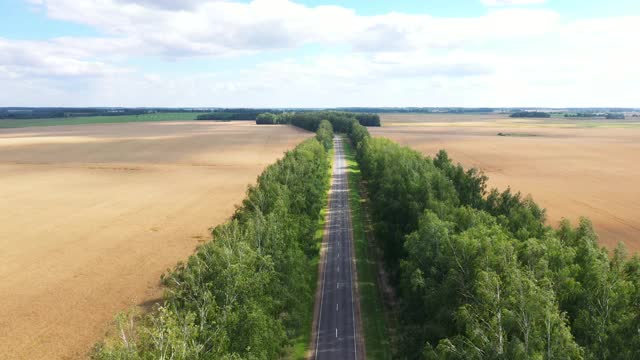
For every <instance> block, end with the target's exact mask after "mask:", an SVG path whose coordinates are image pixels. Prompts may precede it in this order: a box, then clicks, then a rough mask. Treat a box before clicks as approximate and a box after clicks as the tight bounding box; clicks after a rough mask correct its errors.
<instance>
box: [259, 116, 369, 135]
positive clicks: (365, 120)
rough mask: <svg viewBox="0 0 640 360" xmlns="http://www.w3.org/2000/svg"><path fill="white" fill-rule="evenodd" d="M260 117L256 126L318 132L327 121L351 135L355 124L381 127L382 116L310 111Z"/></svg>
mask: <svg viewBox="0 0 640 360" xmlns="http://www.w3.org/2000/svg"><path fill="white" fill-rule="evenodd" d="M267 116H269V118H268V119H267V118H263V117H260V116H258V117H260V121H259V122H258V119H257V118H256V124H274V123H277V124H292V125H294V126H297V127H300V128H303V129H306V130H309V131H314V132H315V131H317V130H318V127H319V126H320V123H321V122H322V121H323V120H327V121H329V122H330V123H331V125H332V126H333V130H334V131H336V132H341V133H349V132H350V131H351V127H352V126H353V124H360V125H364V126H380V116H379V115H377V114H361V113H351V112H343V111H308V112H294V113H283V114H279V115H274V116H275V118H274V119H272V118H271V117H270V115H267Z"/></svg>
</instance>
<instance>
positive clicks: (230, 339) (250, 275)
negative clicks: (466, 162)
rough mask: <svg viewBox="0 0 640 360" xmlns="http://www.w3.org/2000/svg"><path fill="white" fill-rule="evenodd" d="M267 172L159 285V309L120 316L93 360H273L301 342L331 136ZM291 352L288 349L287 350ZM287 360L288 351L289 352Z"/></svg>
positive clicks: (306, 321) (308, 308) (292, 154)
mask: <svg viewBox="0 0 640 360" xmlns="http://www.w3.org/2000/svg"><path fill="white" fill-rule="evenodd" d="M323 129H325V130H326V131H325V132H323V133H321V134H319V135H318V139H319V140H320V142H319V141H318V140H316V139H310V140H307V141H305V142H303V143H302V144H300V145H298V146H297V147H296V148H295V149H294V150H292V151H289V152H288V153H287V154H286V155H285V156H284V158H282V159H281V160H279V161H278V162H276V163H275V164H273V165H271V166H269V167H268V168H267V169H266V170H265V171H264V173H262V174H261V175H260V176H259V177H258V181H257V184H256V185H255V186H252V187H250V188H249V190H248V191H247V198H246V199H245V200H244V201H243V203H242V205H241V206H240V207H239V208H238V209H237V211H236V213H235V214H234V216H233V218H232V219H231V220H230V221H229V222H227V223H225V224H223V225H220V226H217V227H216V228H214V229H213V230H212V235H213V239H212V240H211V241H209V242H207V243H205V244H204V245H202V246H201V247H200V248H199V249H198V250H197V251H196V253H195V254H194V255H193V256H191V257H190V258H189V260H188V261H187V262H185V263H181V264H179V265H178V266H176V268H175V269H173V270H172V271H170V272H169V273H167V274H166V275H165V276H163V279H162V280H163V283H164V285H165V286H166V291H165V295H164V302H163V304H162V306H160V307H159V308H158V309H157V310H156V311H153V312H152V313H151V314H148V315H144V316H142V317H136V316H120V317H119V320H120V321H118V324H117V326H118V337H117V338H111V339H108V340H106V341H105V342H103V343H101V344H99V345H98V346H97V347H96V350H95V352H94V354H93V358H94V359H277V358H280V357H283V356H286V355H287V352H291V351H292V350H291V346H292V344H293V345H295V344H296V342H297V341H298V342H299V339H301V338H302V339H304V336H305V335H303V333H305V332H309V329H310V320H309V319H310V317H311V316H312V311H313V310H312V309H313V301H314V296H313V295H314V287H315V283H314V281H313V279H314V277H315V276H316V270H317V257H318V243H317V234H316V232H317V227H318V221H319V219H320V215H321V209H322V208H323V206H324V205H325V203H326V193H327V190H328V186H329V174H330V173H329V166H330V160H329V149H328V148H325V146H323V145H322V144H321V142H322V143H324V140H325V138H326V137H329V136H332V131H330V129H329V128H328V127H327V126H326V125H323ZM294 348H295V346H294ZM293 351H294V352H295V351H296V350H295V349H294V350H293Z"/></svg>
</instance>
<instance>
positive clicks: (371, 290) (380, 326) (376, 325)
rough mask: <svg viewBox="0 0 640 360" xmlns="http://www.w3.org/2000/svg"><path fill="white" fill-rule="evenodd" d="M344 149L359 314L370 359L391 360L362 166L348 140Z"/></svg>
mask: <svg viewBox="0 0 640 360" xmlns="http://www.w3.org/2000/svg"><path fill="white" fill-rule="evenodd" d="M344 150H345V155H346V160H347V167H348V169H347V173H348V177H349V203H350V207H351V223H352V226H353V240H354V241H355V249H356V264H357V266H356V267H357V270H358V287H359V290H360V312H361V314H360V315H361V318H362V327H363V329H364V341H365V348H366V351H367V358H368V359H371V360H376V359H380V360H383V359H384V360H386V359H391V350H390V349H391V344H390V341H389V336H388V335H387V326H386V323H385V317H384V307H383V306H382V302H381V300H380V296H379V294H380V293H379V291H378V282H377V280H376V272H377V266H376V260H375V257H374V255H373V253H372V250H371V249H370V247H369V244H368V241H367V236H366V232H365V221H366V220H365V216H364V213H363V208H362V201H363V200H362V198H361V195H360V181H361V174H360V167H359V165H358V162H357V161H356V159H355V154H354V149H353V148H352V146H351V144H350V143H349V142H348V140H346V138H345V142H344Z"/></svg>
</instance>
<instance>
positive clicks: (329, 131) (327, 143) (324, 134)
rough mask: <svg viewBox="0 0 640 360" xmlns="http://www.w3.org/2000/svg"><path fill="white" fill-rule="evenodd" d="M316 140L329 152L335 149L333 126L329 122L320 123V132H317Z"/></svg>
mask: <svg viewBox="0 0 640 360" xmlns="http://www.w3.org/2000/svg"><path fill="white" fill-rule="evenodd" d="M316 140H318V142H319V143H320V144H322V146H324V148H325V149H327V150H329V149H331V148H332V147H333V126H331V123H330V122H329V121H327V120H322V121H321V122H320V125H319V126H318V130H316Z"/></svg>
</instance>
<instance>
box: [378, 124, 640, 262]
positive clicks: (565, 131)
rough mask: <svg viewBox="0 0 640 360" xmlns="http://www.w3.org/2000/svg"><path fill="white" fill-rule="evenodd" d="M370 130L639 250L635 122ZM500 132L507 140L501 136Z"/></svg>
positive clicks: (553, 218) (551, 216)
mask: <svg viewBox="0 0 640 360" xmlns="http://www.w3.org/2000/svg"><path fill="white" fill-rule="evenodd" d="M382 121H383V127H381V128H369V131H370V132H371V134H372V135H374V136H385V137H388V138H390V139H393V140H396V141H398V142H399V143H401V144H404V145H408V146H410V147H412V148H414V149H417V150H419V151H421V152H423V153H424V154H427V155H430V156H433V155H435V153H436V152H437V151H438V150H439V149H446V150H447V151H448V153H449V156H451V157H452V158H453V159H454V161H456V162H460V163H462V164H463V165H464V166H465V167H476V168H479V169H482V170H484V172H485V173H486V174H487V175H488V176H489V177H490V185H491V186H493V187H498V188H499V189H505V188H506V187H507V186H511V188H512V189H513V190H517V191H521V192H523V193H524V194H531V195H532V196H533V198H534V200H536V202H538V203H539V204H540V205H542V206H543V207H545V208H546V209H547V215H548V220H549V223H550V224H552V225H556V224H557V222H558V221H560V220H561V219H562V217H566V218H568V219H570V220H571V221H572V222H574V223H575V222H576V221H577V220H578V219H579V217H580V216H587V217H589V218H591V220H592V221H593V223H594V225H595V228H596V231H597V232H598V234H599V236H600V242H601V243H602V244H603V245H604V246H606V247H608V248H613V247H615V246H616V244H617V243H618V242H624V243H625V244H626V245H627V247H628V248H629V250H630V251H633V252H638V251H640V186H638V179H640V166H639V165H638V160H639V159H640V124H638V123H637V119H636V120H635V122H634V121H624V120H619V121H616V120H614V121H611V122H607V120H603V119H600V120H597V123H596V121H591V120H587V121H585V120H574V119H558V118H551V119H544V120H543V119H510V118H508V117H506V116H503V115H446V114H443V115H417V114H406V115H405V114H403V115H383V116H382ZM498 133H502V134H503V135H506V136H498Z"/></svg>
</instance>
